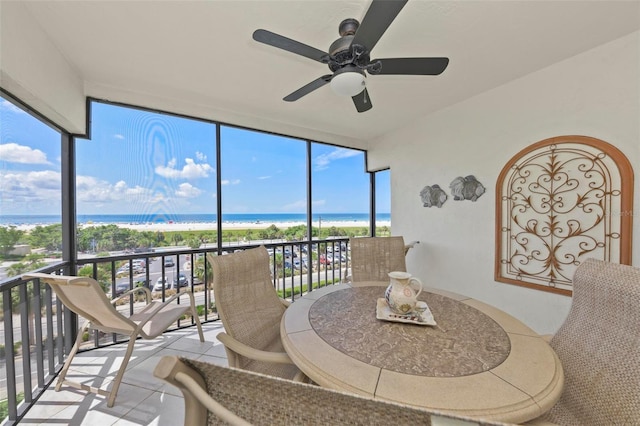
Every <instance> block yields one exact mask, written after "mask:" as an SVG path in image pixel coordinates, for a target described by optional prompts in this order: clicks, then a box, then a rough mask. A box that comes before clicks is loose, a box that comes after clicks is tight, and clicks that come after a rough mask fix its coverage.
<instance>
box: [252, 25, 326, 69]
mask: <svg viewBox="0 0 640 426" xmlns="http://www.w3.org/2000/svg"><path fill="white" fill-rule="evenodd" d="M253 39H254V40H255V41H259V42H260V43H264V44H268V45H269V46H273V47H277V48H279V49H283V50H286V51H288V52H292V53H296V54H298V55H302V56H306V57H307V58H309V59H313V60H314V61H318V62H322V63H323V64H324V63H327V61H328V58H329V54H328V53H326V52H323V51H322V50H320V49H316V48H315V47H311V46H307V45H306V44H304V43H300V42H299V41H295V40H291V39H290V38H287V37H284V36H281V35H279V34H276V33H272V32H271V31H267V30H255V31H254V32H253Z"/></svg>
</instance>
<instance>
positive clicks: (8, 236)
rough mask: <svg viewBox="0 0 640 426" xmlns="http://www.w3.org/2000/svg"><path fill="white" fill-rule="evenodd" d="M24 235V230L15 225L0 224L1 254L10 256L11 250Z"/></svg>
mask: <svg viewBox="0 0 640 426" xmlns="http://www.w3.org/2000/svg"><path fill="white" fill-rule="evenodd" d="M23 235H24V231H20V230H19V229H16V227H15V226H9V227H8V228H7V227H4V226H0V254H2V256H5V257H6V256H8V255H9V253H10V252H11V250H13V248H14V247H15V246H16V244H17V243H18V241H20V239H21V238H22V236H23Z"/></svg>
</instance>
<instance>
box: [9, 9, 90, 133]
mask: <svg viewBox="0 0 640 426" xmlns="http://www.w3.org/2000/svg"><path fill="white" fill-rule="evenodd" d="M83 84H84V83H83V82H82V79H81V78H80V76H79V75H78V73H77V72H76V70H74V69H72V68H71V67H70V66H69V64H68V62H67V61H66V59H65V58H64V57H63V56H62V55H61V54H60V52H59V51H58V50H57V48H56V47H55V46H54V45H53V44H52V43H51V42H50V41H49V39H48V37H47V35H46V34H45V33H44V32H43V31H42V29H41V28H40V26H38V25H37V24H36V23H35V21H34V20H33V18H32V17H31V15H30V14H29V12H28V11H27V10H26V8H25V6H24V4H22V3H21V2H4V1H3V2H0V87H2V88H3V89H5V90H7V91H8V92H10V93H11V94H12V95H14V96H16V97H18V98H19V99H20V100H22V101H23V102H25V103H27V104H28V105H29V106H30V107H32V108H33V109H35V110H36V111H38V112H39V113H40V114H42V115H44V116H45V117H47V118H49V119H50V120H52V121H53V122H54V123H57V124H58V125H60V126H62V127H63V128H65V129H66V130H68V131H70V132H72V133H78V134H85V131H86V129H85V128H86V122H87V118H86V101H85V94H84V87H83Z"/></svg>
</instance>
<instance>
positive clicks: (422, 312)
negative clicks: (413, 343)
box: [376, 297, 437, 325]
mask: <svg viewBox="0 0 640 426" xmlns="http://www.w3.org/2000/svg"><path fill="white" fill-rule="evenodd" d="M376 318H378V319H379V320H384V321H393V322H404V323H408V324H418V325H437V324H436V320H435V319H433V314H432V313H431V310H430V309H429V306H427V304H426V303H425V302H422V301H420V300H418V303H417V304H416V311H415V312H412V313H410V314H407V315H399V314H396V313H395V312H393V311H392V310H391V308H389V304H388V303H387V300H386V299H385V298H384V297H381V298H379V299H378V303H377V306H376Z"/></svg>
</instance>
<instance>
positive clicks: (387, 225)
mask: <svg viewBox="0 0 640 426" xmlns="http://www.w3.org/2000/svg"><path fill="white" fill-rule="evenodd" d="M389 235H391V171H390V170H382V171H379V172H376V236H378V237H386V236H389Z"/></svg>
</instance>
